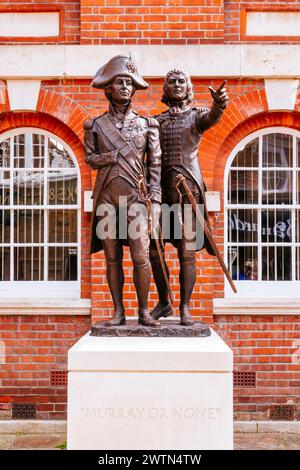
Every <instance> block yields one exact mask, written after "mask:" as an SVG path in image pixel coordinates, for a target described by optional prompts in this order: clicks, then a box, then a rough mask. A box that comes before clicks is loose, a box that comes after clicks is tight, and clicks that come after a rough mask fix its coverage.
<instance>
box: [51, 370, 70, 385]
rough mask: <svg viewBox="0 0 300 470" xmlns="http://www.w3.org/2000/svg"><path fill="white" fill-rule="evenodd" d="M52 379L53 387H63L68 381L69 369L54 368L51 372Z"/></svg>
mask: <svg viewBox="0 0 300 470" xmlns="http://www.w3.org/2000/svg"><path fill="white" fill-rule="evenodd" d="M50 381H51V386H52V387H62V386H65V385H67V383H68V371H66V370H52V371H51V373H50Z"/></svg>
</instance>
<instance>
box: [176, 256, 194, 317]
mask: <svg viewBox="0 0 300 470" xmlns="http://www.w3.org/2000/svg"><path fill="white" fill-rule="evenodd" d="M195 281H196V266H195V259H193V258H192V259H188V260H186V259H185V260H182V259H181V260H180V273H179V282H180V307H179V313H180V324H181V325H183V326H191V325H193V324H194V321H193V319H192V316H191V314H190V308H189V306H190V299H191V295H192V292H193V289H194V285H195Z"/></svg>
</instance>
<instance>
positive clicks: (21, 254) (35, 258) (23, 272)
mask: <svg viewBox="0 0 300 470" xmlns="http://www.w3.org/2000/svg"><path fill="white" fill-rule="evenodd" d="M43 279H44V247H42V246H39V247H32V246H29V247H27V246H26V247H24V246H21V247H15V248H14V280H15V281H42V280H43Z"/></svg>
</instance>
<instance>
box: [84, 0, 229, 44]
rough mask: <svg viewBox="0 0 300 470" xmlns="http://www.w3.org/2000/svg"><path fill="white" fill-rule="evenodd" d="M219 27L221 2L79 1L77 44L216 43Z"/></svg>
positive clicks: (162, 0)
mask: <svg viewBox="0 0 300 470" xmlns="http://www.w3.org/2000/svg"><path fill="white" fill-rule="evenodd" d="M223 25H224V18H223V0H203V1H201V2H199V1H198V0H172V1H169V2H167V1H164V0H109V1H105V0H82V1H81V44H170V43H172V44H205V43H214V44H217V43H220V42H222V41H223V36H224V33H223Z"/></svg>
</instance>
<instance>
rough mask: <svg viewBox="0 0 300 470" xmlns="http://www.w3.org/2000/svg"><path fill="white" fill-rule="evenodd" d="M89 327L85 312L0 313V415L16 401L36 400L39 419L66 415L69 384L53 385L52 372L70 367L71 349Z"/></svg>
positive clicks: (4, 415) (8, 414) (6, 413)
mask: <svg viewBox="0 0 300 470" xmlns="http://www.w3.org/2000/svg"><path fill="white" fill-rule="evenodd" d="M89 327H90V318H89V317H85V316H56V315H53V316H51V315H50V316H41V315H34V316H31V315H22V316H18V315H13V316H12V315H8V316H2V315H1V316H0V338H1V346H2V348H3V345H4V347H5V354H4V361H3V358H1V359H2V361H1V362H2V363H1V364H0V365H1V367H0V383H1V391H0V419H9V418H10V417H11V409H12V404H13V403H32V404H36V409H37V419H65V418H66V401H67V388H66V386H51V381H50V372H51V371H52V370H54V371H57V370H64V371H65V370H67V368H68V367H67V352H68V349H70V347H71V346H73V344H74V343H75V342H76V341H77V340H78V339H79V338H80V337H81V336H82V335H83V334H85V333H86V332H87V331H88V330H89ZM1 352H2V353H3V349H2V351H1Z"/></svg>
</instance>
